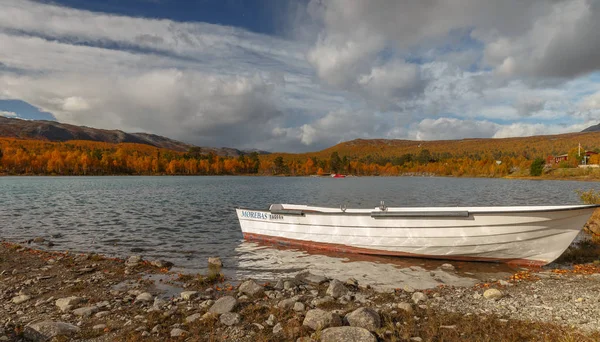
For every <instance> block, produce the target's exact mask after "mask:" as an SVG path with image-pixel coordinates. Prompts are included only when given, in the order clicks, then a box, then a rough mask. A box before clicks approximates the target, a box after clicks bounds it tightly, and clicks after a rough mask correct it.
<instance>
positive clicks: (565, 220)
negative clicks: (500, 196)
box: [236, 203, 599, 266]
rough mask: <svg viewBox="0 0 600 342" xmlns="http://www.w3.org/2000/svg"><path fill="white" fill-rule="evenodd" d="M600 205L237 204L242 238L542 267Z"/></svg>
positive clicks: (320, 247)
mask: <svg viewBox="0 0 600 342" xmlns="http://www.w3.org/2000/svg"><path fill="white" fill-rule="evenodd" d="M597 207H599V206H598V205H562V206H511V207H426V208H406V207H403V208H393V207H385V206H384V205H383V203H382V205H381V206H380V207H377V208H374V209H346V208H344V207H341V208H327V207H314V206H307V205H294V204H273V205H271V206H270V208H269V209H268V210H254V209H245V208H237V209H236V212H237V216H238V219H239V221H240V226H241V228H242V233H243V234H244V238H246V239H250V240H263V241H268V242H275V243H281V244H285V245H293V246H294V245H295V246H300V247H305V248H318V249H325V250H329V251H336V252H350V253H361V254H377V255H394V256H408V257H420V258H435V259H449V260H466V261H493V262H506V263H513V264H518V265H527V266H542V265H545V264H548V263H550V262H552V261H554V260H555V259H556V258H558V257H559V256H560V255H561V254H562V253H563V252H564V251H565V250H566V249H567V247H569V245H570V244H571V242H572V241H573V239H575V237H576V236H577V234H578V233H579V231H580V230H581V228H582V227H583V226H584V224H585V223H586V222H587V220H588V219H589V217H590V216H591V215H592V213H593V212H594V210H595V209H596V208H597Z"/></svg>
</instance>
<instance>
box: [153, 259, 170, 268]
mask: <svg viewBox="0 0 600 342" xmlns="http://www.w3.org/2000/svg"><path fill="white" fill-rule="evenodd" d="M150 265H152V266H154V267H158V268H170V267H172V266H173V263H172V262H170V261H165V260H159V259H157V260H154V261H152V262H150Z"/></svg>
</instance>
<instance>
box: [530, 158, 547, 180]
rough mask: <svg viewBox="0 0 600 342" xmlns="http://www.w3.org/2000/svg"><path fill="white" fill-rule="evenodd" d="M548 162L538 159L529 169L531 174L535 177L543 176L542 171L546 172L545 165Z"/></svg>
mask: <svg viewBox="0 0 600 342" xmlns="http://www.w3.org/2000/svg"><path fill="white" fill-rule="evenodd" d="M545 164H546V162H545V161H544V159H543V158H536V159H535V160H534V161H533V163H531V168H530V169H529V174H530V175H532V176H535V177H538V176H541V175H542V171H544V165H545Z"/></svg>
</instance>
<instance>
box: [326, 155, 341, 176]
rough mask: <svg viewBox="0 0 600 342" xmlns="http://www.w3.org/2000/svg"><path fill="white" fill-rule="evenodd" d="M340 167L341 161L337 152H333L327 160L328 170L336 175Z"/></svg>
mask: <svg viewBox="0 0 600 342" xmlns="http://www.w3.org/2000/svg"><path fill="white" fill-rule="evenodd" d="M341 167H342V159H340V156H339V155H338V153H337V152H333V153H332V154H331V157H330V158H329V168H330V170H331V172H332V173H338V172H339V171H340V168H341Z"/></svg>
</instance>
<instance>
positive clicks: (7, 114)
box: [0, 110, 19, 118]
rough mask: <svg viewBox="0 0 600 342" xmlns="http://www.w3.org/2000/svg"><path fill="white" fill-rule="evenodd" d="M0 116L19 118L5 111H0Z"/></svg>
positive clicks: (15, 114) (13, 113)
mask: <svg viewBox="0 0 600 342" xmlns="http://www.w3.org/2000/svg"><path fill="white" fill-rule="evenodd" d="M0 116H3V117H5V118H17V117H19V116H18V115H17V113H15V112H8V111H5V110H0Z"/></svg>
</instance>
